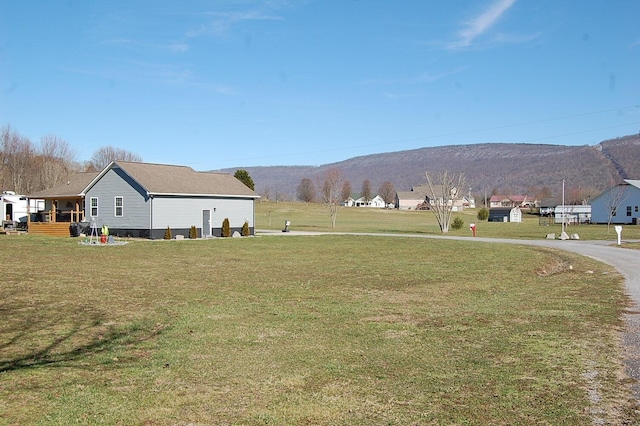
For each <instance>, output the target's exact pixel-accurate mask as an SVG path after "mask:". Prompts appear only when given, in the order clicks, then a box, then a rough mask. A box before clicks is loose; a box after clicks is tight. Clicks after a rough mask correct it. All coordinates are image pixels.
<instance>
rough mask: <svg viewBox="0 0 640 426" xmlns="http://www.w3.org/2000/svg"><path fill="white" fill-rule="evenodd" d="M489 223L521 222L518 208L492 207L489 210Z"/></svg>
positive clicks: (520, 213)
mask: <svg viewBox="0 0 640 426" xmlns="http://www.w3.org/2000/svg"><path fill="white" fill-rule="evenodd" d="M488 220H489V222H522V210H520V207H492V208H490V209H489V218H488Z"/></svg>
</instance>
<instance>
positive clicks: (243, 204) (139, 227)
mask: <svg viewBox="0 0 640 426" xmlns="http://www.w3.org/2000/svg"><path fill="white" fill-rule="evenodd" d="M85 176H89V175H86V174H85ZM75 180H76V179H75V177H74V179H73V182H71V180H70V182H69V183H68V185H67V186H68V187H73V186H74V185H75V184H76V183H77V182H75ZM78 182H82V180H80V179H78ZM87 182H88V183H87ZM75 186H76V187H74V188H75V189H74V190H73V191H72V193H68V192H69V190H68V189H67V188H64V187H62V188H52V189H50V190H47V191H43V192H42V193H38V196H40V197H41V198H44V199H45V200H47V206H51V211H52V214H47V218H48V219H47V220H46V221H44V223H42V224H35V223H34V224H32V225H41V226H30V228H29V232H31V230H32V228H33V229H34V230H36V229H38V232H40V233H47V232H46V231H47V228H52V227H53V226H54V225H57V226H58V227H60V228H61V230H62V229H65V226H66V229H67V235H69V227H71V228H73V226H74V224H75V223H81V228H82V230H83V231H85V232H87V230H88V228H89V225H90V224H95V227H96V228H97V229H101V228H102V226H103V225H107V226H108V227H109V233H110V234H111V235H116V236H120V237H143V238H151V239H162V238H164V235H165V231H166V230H167V227H168V228H170V229H171V233H172V235H173V236H176V235H183V236H185V237H188V236H189V231H190V229H191V227H192V226H195V227H196V228H197V230H198V236H199V237H204V238H206V237H210V236H220V235H221V234H222V223H223V221H224V219H229V224H230V226H231V231H232V232H234V231H240V230H241V229H242V227H243V225H244V223H245V222H247V223H248V225H249V230H250V233H251V234H253V233H254V226H255V210H254V203H255V200H256V199H257V198H259V196H258V195H257V194H256V193H255V192H254V191H252V190H251V189H249V188H248V187H246V186H245V185H244V184H243V183H242V182H240V181H239V180H238V179H236V178H235V177H233V176H232V175H229V174H227V173H209V172H197V171H195V170H193V169H192V168H190V167H185V166H173V165H165V164H149V163H132V162H125V161H114V162H112V163H111V164H109V165H108V166H107V167H106V168H105V169H104V170H102V171H101V172H100V173H98V174H94V175H92V176H91V179H90V180H85V181H84V183H81V184H80V185H75ZM63 192H64V194H63ZM67 199H69V200H71V201H66V200H67ZM72 199H73V200H72ZM73 206H75V207H73ZM65 208H69V210H70V212H69V213H70V214H67V212H66V210H65ZM71 233H72V234H73V231H71Z"/></svg>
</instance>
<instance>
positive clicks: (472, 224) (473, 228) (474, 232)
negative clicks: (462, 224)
mask: <svg viewBox="0 0 640 426" xmlns="http://www.w3.org/2000/svg"><path fill="white" fill-rule="evenodd" d="M469 229H471V232H473V236H474V237H475V236H476V224H475V223H471V224H469Z"/></svg>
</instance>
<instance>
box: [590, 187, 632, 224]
mask: <svg viewBox="0 0 640 426" xmlns="http://www.w3.org/2000/svg"><path fill="white" fill-rule="evenodd" d="M639 207H640V180H632V179H625V180H624V182H623V183H621V184H619V185H615V186H612V187H611V188H609V189H607V190H605V191H604V192H602V193H601V194H600V195H598V196H597V197H595V198H594V199H593V200H591V222H592V223H609V219H611V223H617V224H636V225H637V224H640V211H639Z"/></svg>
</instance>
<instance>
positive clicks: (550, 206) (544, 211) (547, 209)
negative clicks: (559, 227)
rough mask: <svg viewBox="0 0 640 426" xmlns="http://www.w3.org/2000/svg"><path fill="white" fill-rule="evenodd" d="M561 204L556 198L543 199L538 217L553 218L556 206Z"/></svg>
mask: <svg viewBox="0 0 640 426" xmlns="http://www.w3.org/2000/svg"><path fill="white" fill-rule="evenodd" d="M558 204H562V203H561V201H560V200H558V199H557V198H543V199H542V200H541V201H540V203H539V207H540V216H553V214H554V212H555V209H556V206H557V205H558Z"/></svg>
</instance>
